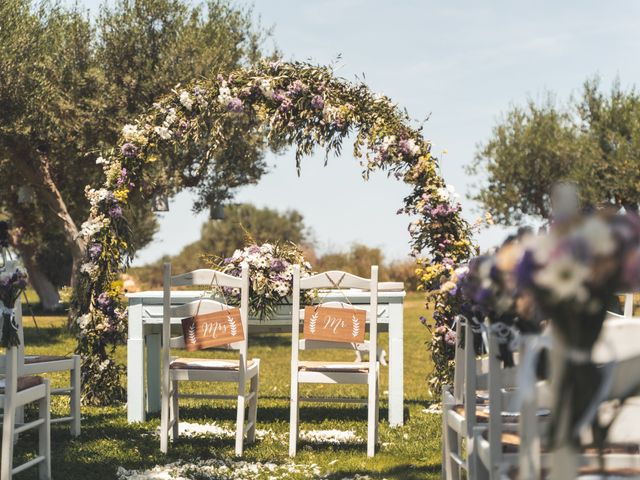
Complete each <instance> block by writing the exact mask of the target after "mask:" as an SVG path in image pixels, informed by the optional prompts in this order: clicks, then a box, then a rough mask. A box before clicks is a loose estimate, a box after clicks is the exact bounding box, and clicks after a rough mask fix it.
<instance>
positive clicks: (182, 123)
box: [73, 62, 475, 404]
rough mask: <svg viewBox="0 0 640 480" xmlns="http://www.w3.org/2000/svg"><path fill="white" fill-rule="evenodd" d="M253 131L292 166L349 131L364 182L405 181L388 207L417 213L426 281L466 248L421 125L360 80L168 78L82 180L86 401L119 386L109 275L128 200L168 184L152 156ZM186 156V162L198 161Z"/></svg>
mask: <svg viewBox="0 0 640 480" xmlns="http://www.w3.org/2000/svg"><path fill="white" fill-rule="evenodd" d="M256 132H258V133H262V134H264V135H265V136H266V138H267V140H268V142H269V144H270V145H271V146H272V147H281V146H285V145H293V146H295V147H296V162H297V165H298V167H299V165H300V161H301V159H302V157H303V156H305V155H308V154H310V153H312V151H313V150H314V148H316V147H318V146H319V147H321V148H324V149H325V150H326V152H327V155H328V154H330V153H332V152H333V153H336V154H339V153H340V151H341V149H342V143H343V141H344V139H345V138H347V137H348V136H352V137H353V138H355V141H354V155H355V156H356V157H358V158H361V159H362V162H361V163H362V165H363V169H364V173H363V175H364V177H365V178H366V177H368V175H369V174H370V172H372V171H375V170H383V171H386V172H387V173H388V174H389V175H392V176H394V177H396V178H397V179H401V180H403V181H404V182H406V183H408V184H410V185H411V186H412V188H413V190H412V192H411V194H410V195H408V196H407V197H406V198H405V199H404V206H403V207H402V208H401V209H400V210H399V211H398V213H406V214H408V215H410V216H413V217H416V220H414V221H413V222H412V223H411V224H410V227H409V231H410V234H411V246H412V251H413V253H414V254H415V255H416V256H417V255H419V254H421V252H426V253H427V254H428V256H427V257H425V258H423V259H422V260H421V264H422V267H421V269H422V270H421V272H420V273H421V278H422V282H423V287H424V288H425V289H431V288H434V287H437V286H438V282H439V279H440V278H441V277H442V276H443V275H445V274H447V272H449V271H450V270H452V269H453V266H454V265H455V264H457V263H458V262H461V261H464V260H465V259H466V258H468V257H469V256H470V255H471V254H472V253H473V252H474V251H475V247H474V245H473V243H472V241H471V238H470V236H471V229H470V226H469V225H468V223H467V222H466V221H465V220H464V219H463V218H462V217H461V216H460V204H459V203H458V202H457V201H456V200H455V198H453V197H452V196H451V194H450V190H449V189H448V188H447V185H446V184H445V182H444V180H443V179H442V177H441V176H440V174H439V172H438V162H437V159H436V158H435V157H433V156H432V154H431V143H430V142H429V141H428V140H426V139H425V138H423V136H422V128H421V127H415V126H412V122H411V120H410V118H409V117H408V115H407V113H406V112H405V111H404V110H401V109H400V108H398V106H397V105H395V104H394V103H392V102H391V100H390V99H389V98H388V97H386V96H383V95H377V94H375V93H373V92H371V90H370V89H369V88H368V87H367V86H366V85H365V84H363V83H353V82H349V81H346V80H344V79H341V78H338V77H336V76H335V75H334V73H333V71H332V69H331V68H330V67H325V66H315V65H311V64H307V63H298V62H295V63H280V62H278V63H273V62H264V63H262V64H259V65H258V66H255V67H251V68H246V69H240V70H238V71H236V72H234V73H232V74H231V75H229V76H225V77H223V76H220V75H219V76H217V77H216V78H212V79H202V80H198V81H194V82H192V83H190V84H188V85H182V86H180V85H179V86H176V87H175V88H174V90H173V91H172V92H171V93H170V94H168V95H166V96H165V97H163V98H161V99H160V100H159V101H158V102H157V103H156V104H154V106H153V108H151V109H150V110H149V112H148V113H146V114H144V115H142V116H141V117H139V118H138V119H137V120H136V121H135V122H134V123H132V124H130V125H126V126H125V127H124V128H123V130H122V135H121V138H120V141H119V144H118V146H117V148H114V149H112V150H111V151H110V152H107V153H106V154H104V156H103V157H100V158H98V160H97V161H98V163H101V164H102V165H103V167H104V172H105V177H106V178H105V181H104V184H103V185H102V186H101V187H100V188H98V189H94V188H90V187H87V192H86V193H87V198H88V199H89V201H90V202H91V212H90V217H89V219H88V220H87V221H86V222H85V223H84V224H83V225H82V229H81V235H82V236H83V237H84V239H85V240H86V242H87V253H86V258H85V263H84V265H83V267H82V271H81V274H80V275H79V281H78V283H77V285H75V288H74V303H73V314H74V317H75V318H76V322H75V325H76V328H77V330H78V338H79V343H78V348H77V352H78V353H79V354H81V355H82V359H83V368H82V372H83V384H84V388H85V389H84V397H83V398H84V400H85V401H86V402H89V403H93V404H103V403H110V402H113V401H115V400H119V399H123V398H124V394H125V392H124V389H123V387H122V384H121V378H120V376H121V373H122V368H123V367H122V366H120V365H117V364H116V363H115V361H114V358H113V357H114V355H113V353H114V349H115V345H116V344H117V343H119V342H122V341H123V340H124V339H125V336H126V306H125V303H124V299H123V298H122V290H121V285H120V284H119V274H120V273H121V272H122V271H123V270H124V269H125V268H126V267H127V266H128V264H129V261H130V259H131V257H132V255H133V253H134V247H133V246H132V238H131V233H130V231H129V229H128V227H127V221H126V218H127V216H128V213H129V212H128V211H127V208H128V202H129V199H131V198H132V197H133V196H134V195H145V196H148V197H150V196H152V195H154V194H157V193H158V192H163V193H169V194H170V193H172V192H173V191H175V190H176V189H177V188H179V186H176V185H172V184H171V182H170V179H169V177H170V173H168V172H166V171H163V170H162V169H161V167H160V166H159V165H160V164H161V162H156V160H157V159H158V158H159V157H160V156H161V155H176V156H180V155H193V152H196V151H197V152H203V151H204V152H205V155H209V156H211V155H213V153H214V152H215V151H217V150H218V149H224V148H225V147H226V146H227V144H228V143H227V141H228V139H230V138H232V137H233V136H234V135H238V134H250V133H256ZM200 154H201V153H200ZM193 158H194V159H195V160H194V162H193V165H192V168H193V169H195V170H197V169H198V168H200V164H199V162H198V161H197V158H199V157H198V156H193Z"/></svg>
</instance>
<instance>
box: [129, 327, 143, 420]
mask: <svg viewBox="0 0 640 480" xmlns="http://www.w3.org/2000/svg"><path fill="white" fill-rule="evenodd" d="M143 365H144V340H142V339H137V338H136V339H129V340H127V421H128V422H129V423H133V422H144V421H145V411H144V366H143Z"/></svg>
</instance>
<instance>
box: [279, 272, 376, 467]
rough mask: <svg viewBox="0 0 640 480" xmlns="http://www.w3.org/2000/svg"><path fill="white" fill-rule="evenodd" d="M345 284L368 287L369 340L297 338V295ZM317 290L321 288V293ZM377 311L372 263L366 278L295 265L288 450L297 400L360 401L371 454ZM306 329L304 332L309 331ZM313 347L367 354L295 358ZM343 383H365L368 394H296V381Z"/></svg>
mask: <svg viewBox="0 0 640 480" xmlns="http://www.w3.org/2000/svg"><path fill="white" fill-rule="evenodd" d="M332 288H333V289H335V288H338V289H349V288H356V289H362V290H368V291H370V292H371V303H370V308H369V309H368V310H367V311H366V314H365V315H366V318H367V319H368V321H369V340H365V341H364V342H362V343H355V342H349V341H345V340H344V339H342V338H337V337H336V338H335V339H334V340H333V341H321V340H315V339H313V340H312V339H307V338H305V339H302V340H300V339H299V337H300V319H301V318H304V311H303V312H301V311H300V295H301V292H302V291H305V290H315V289H332ZM320 295H321V293H320ZM321 306H323V307H335V308H346V309H353V310H357V309H355V308H354V307H353V306H351V305H347V304H345V303H342V302H327V303H325V304H322V305H321ZM377 312H378V267H377V266H372V267H371V278H370V279H365V278H361V277H357V276H355V275H352V274H350V273H346V272H339V271H330V272H324V273H319V274H316V275H312V276H310V277H306V278H300V268H299V266H294V271H293V309H292V322H291V407H290V408H291V420H290V431H289V455H290V456H292V457H293V456H295V455H296V451H297V445H298V433H299V432H298V426H299V420H300V402H301V401H308V402H348V403H363V404H367V405H368V434H367V455H368V456H369V457H372V456H374V454H375V450H376V442H377V435H378V417H379V413H378V408H379V407H378V401H379V374H380V364H379V362H378V358H377V352H378V349H377V341H378V340H377V336H378V325H377ZM308 333H310V332H307V331H305V332H304V335H305V337H306V336H307V335H308ZM316 349H350V350H356V351H361V352H368V354H369V359H368V361H366V362H357V361H355V362H324V361H300V360H299V358H298V357H299V355H298V351H299V350H316ZM301 383H311V384H314V383H315V384H347V385H357V384H360V385H368V395H367V399H355V398H331V397H329V398H327V397H321V398H317V397H300V394H299V384H301Z"/></svg>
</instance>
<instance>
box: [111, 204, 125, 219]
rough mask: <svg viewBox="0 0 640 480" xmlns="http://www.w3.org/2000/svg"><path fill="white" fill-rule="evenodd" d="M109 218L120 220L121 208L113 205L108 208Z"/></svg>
mask: <svg viewBox="0 0 640 480" xmlns="http://www.w3.org/2000/svg"><path fill="white" fill-rule="evenodd" d="M109 216H110V217H111V218H120V217H121V216H122V207H121V206H120V205H118V204H115V205H113V206H112V207H111V208H109Z"/></svg>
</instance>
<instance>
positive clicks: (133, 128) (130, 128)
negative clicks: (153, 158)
mask: <svg viewBox="0 0 640 480" xmlns="http://www.w3.org/2000/svg"><path fill="white" fill-rule="evenodd" d="M141 134H142V132H141V131H140V129H138V126H137V125H133V124H131V123H128V124H127V125H125V126H124V127H122V138H123V139H124V140H125V142H132V141H135V139H136V138H138V137H139V136H140V135H141Z"/></svg>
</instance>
